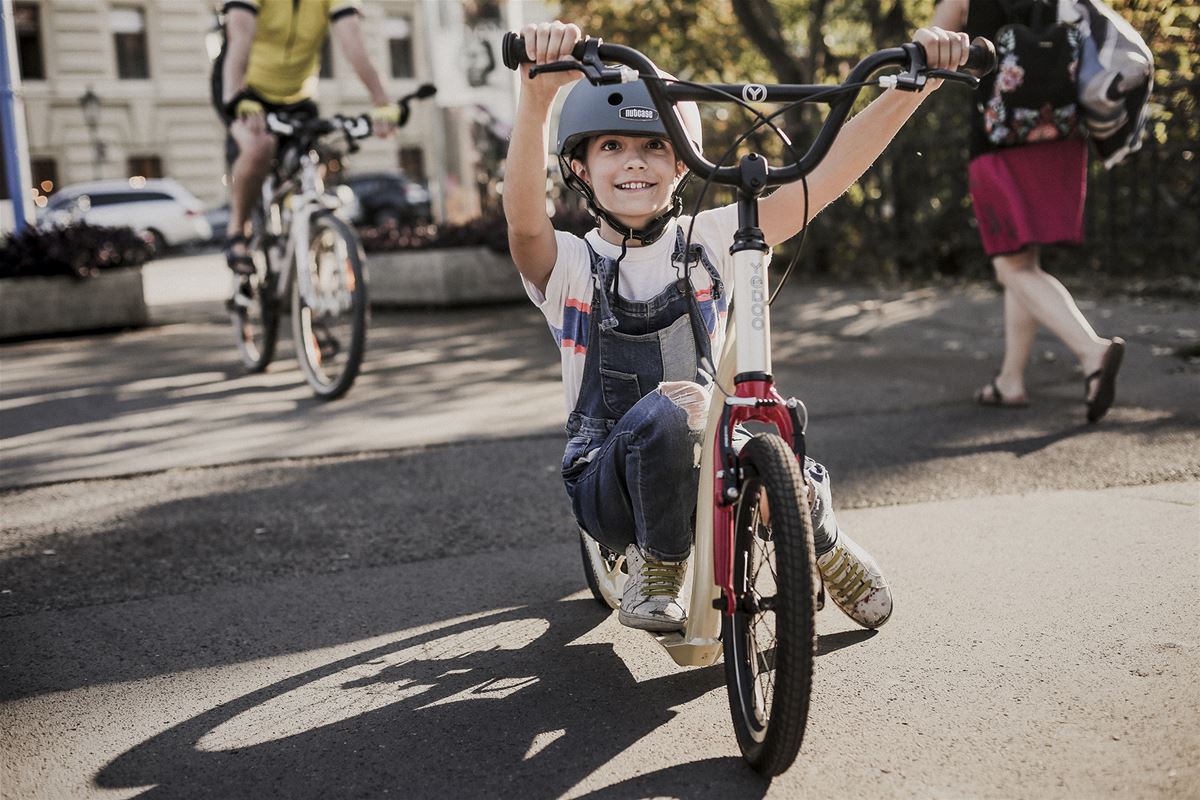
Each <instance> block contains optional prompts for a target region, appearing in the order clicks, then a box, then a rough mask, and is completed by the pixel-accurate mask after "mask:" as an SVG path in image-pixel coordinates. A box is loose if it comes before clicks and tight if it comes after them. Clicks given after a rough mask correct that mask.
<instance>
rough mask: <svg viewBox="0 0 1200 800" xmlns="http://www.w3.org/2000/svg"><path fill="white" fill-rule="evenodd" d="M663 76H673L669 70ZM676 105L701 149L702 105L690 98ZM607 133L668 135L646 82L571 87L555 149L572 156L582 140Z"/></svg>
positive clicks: (689, 133) (560, 153)
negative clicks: (691, 100)
mask: <svg viewBox="0 0 1200 800" xmlns="http://www.w3.org/2000/svg"><path fill="white" fill-rule="evenodd" d="M663 77H664V78H670V76H669V75H667V74H666V73H663ZM675 108H676V113H677V114H678V116H679V121H680V122H681V123H682V124H683V129H684V130H685V131H687V133H688V136H689V137H690V138H691V140H692V142H693V143H695V145H696V148H697V149H700V147H701V146H702V145H703V143H704V135H703V132H702V131H701V128H700V108H699V107H698V106H697V105H696V104H695V103H693V102H690V101H688V102H684V103H679V104H678V105H676V107H675ZM604 133H615V134H622V135H625V136H661V137H663V138H664V139H665V138H667V129H666V127H665V126H664V125H663V123H662V120H661V119H660V118H659V116H658V111H657V110H655V108H654V101H653V100H651V99H650V90H649V89H647V88H646V84H645V83H644V82H642V81H633V82H632V83H621V84H616V85H610V86H593V85H592V84H591V83H589V82H588V81H585V80H584V81H579V82H578V83H576V84H575V86H574V87H573V88H572V89H571V91H570V93H569V94H568V95H567V99H566V102H564V103H563V107H562V112H561V113H560V114H559V116H558V147H557V149H556V151H555V152H557V153H558V155H560V156H566V157H568V158H570V157H571V154H572V153H573V152H574V151H575V148H576V147H578V146H579V144H580V143H581V142H583V141H585V140H587V139H589V138H591V137H592V136H599V135H600V134H604Z"/></svg>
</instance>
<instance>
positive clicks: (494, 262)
mask: <svg viewBox="0 0 1200 800" xmlns="http://www.w3.org/2000/svg"><path fill="white" fill-rule="evenodd" d="M367 275H368V277H369V279H370V284H369V286H370V291H369V294H370V298H371V305H373V306H457V305H472V304H475V303H505V302H512V301H515V300H521V299H524V297H525V289H524V288H523V287H522V285H521V278H520V275H519V274H518V273H517V268H516V267H515V266H514V265H513V263H512V259H510V258H509V257H508V256H507V255H504V254H501V253H497V252H495V251H494V250H490V249H488V248H486V247H450V248H442V249H434V250H400V251H396V252H392V253H372V254H371V256H370V258H369V259H368V266H367Z"/></svg>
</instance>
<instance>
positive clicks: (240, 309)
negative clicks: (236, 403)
mask: <svg viewBox="0 0 1200 800" xmlns="http://www.w3.org/2000/svg"><path fill="white" fill-rule="evenodd" d="M250 226H251V233H250V241H249V242H248V244H247V249H248V251H249V254H250V257H251V258H252V259H254V274H253V275H249V276H247V277H245V278H237V279H235V289H234V291H233V296H232V297H231V298H230V299H229V301H228V308H229V321H230V323H232V325H233V338H234V341H235V342H236V343H237V348H238V356H239V357H240V358H241V359H242V364H244V365H245V367H246V369H247V370H249V371H250V372H262V371H263V370H264V369H266V368H267V365H268V364H270V363H271V359H272V358H274V357H275V343H276V342H277V341H278V339H279V300H278V298H277V296H276V292H277V291H278V289H277V281H278V277H277V273H276V272H275V271H274V270H273V269H272V268H271V262H270V257H269V255H268V247H269V243H268V236H267V230H266V225H265V222H264V219H263V212H262V207H261V206H260V207H257V208H255V209H254V211H253V212H252V214H251V217H250Z"/></svg>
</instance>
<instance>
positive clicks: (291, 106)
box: [213, 87, 321, 165]
mask: <svg viewBox="0 0 1200 800" xmlns="http://www.w3.org/2000/svg"><path fill="white" fill-rule="evenodd" d="M221 94H222V93H221V91H220V90H219V87H214V90H213V106H214V107H215V108H216V110H217V116H218V117H220V118H221V123H222V124H223V125H224V126H225V163H226V165H229V164H232V163H233V161H234V159H235V158H237V155H238V147H237V142H235V141H234V140H233V136H231V135H230V134H229V126H230V124H231V123H232V122H233V119H232V118H231V117H230V116H229V115H228V114H226V113H225V108H224V107H223V106H222V105H221V104H220V102H219V99H218V98H220V97H221ZM246 95H247V96H248V97H250V98H252V99H254V100H257V101H258V102H259V103H261V104H262V107H263V112H264V113H268V114H269V113H270V112H272V111H282V112H284V113H286V114H288V115H289V116H304V117H319V116H320V115H321V112H320V110H318V108H317V104H316V103H315V102H313V101H312V100H311V99H305V100H300V101H299V102H296V103H272V102H271V101H270V100H264V99H263V98H262V96H261V95H259V94H258V93H256V92H255V91H254V90H253V89H247V90H246Z"/></svg>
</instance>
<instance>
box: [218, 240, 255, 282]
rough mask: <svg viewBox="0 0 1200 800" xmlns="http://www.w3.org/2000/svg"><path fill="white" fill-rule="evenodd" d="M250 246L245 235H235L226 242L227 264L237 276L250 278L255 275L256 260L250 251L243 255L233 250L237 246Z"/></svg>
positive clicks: (243, 252) (245, 251) (244, 251)
mask: <svg viewBox="0 0 1200 800" xmlns="http://www.w3.org/2000/svg"><path fill="white" fill-rule="evenodd" d="M239 244H240V245H243V246H248V245H249V244H250V240H249V239H248V238H247V237H246V236H245V234H241V233H235V234H234V235H233V236H230V237H229V239H227V240H226V242H225V263H226V264H228V265H229V268H230V269H231V270H233V272H234V274H236V275H244V276H249V275H253V274H254V273H255V271H256V270H255V267H254V258H253V257H252V256H251V255H250V252H249V251H248V250H243V251H242V252H241V253H235V252H234V251H233V248H234V247H235V246H236V245H239Z"/></svg>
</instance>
